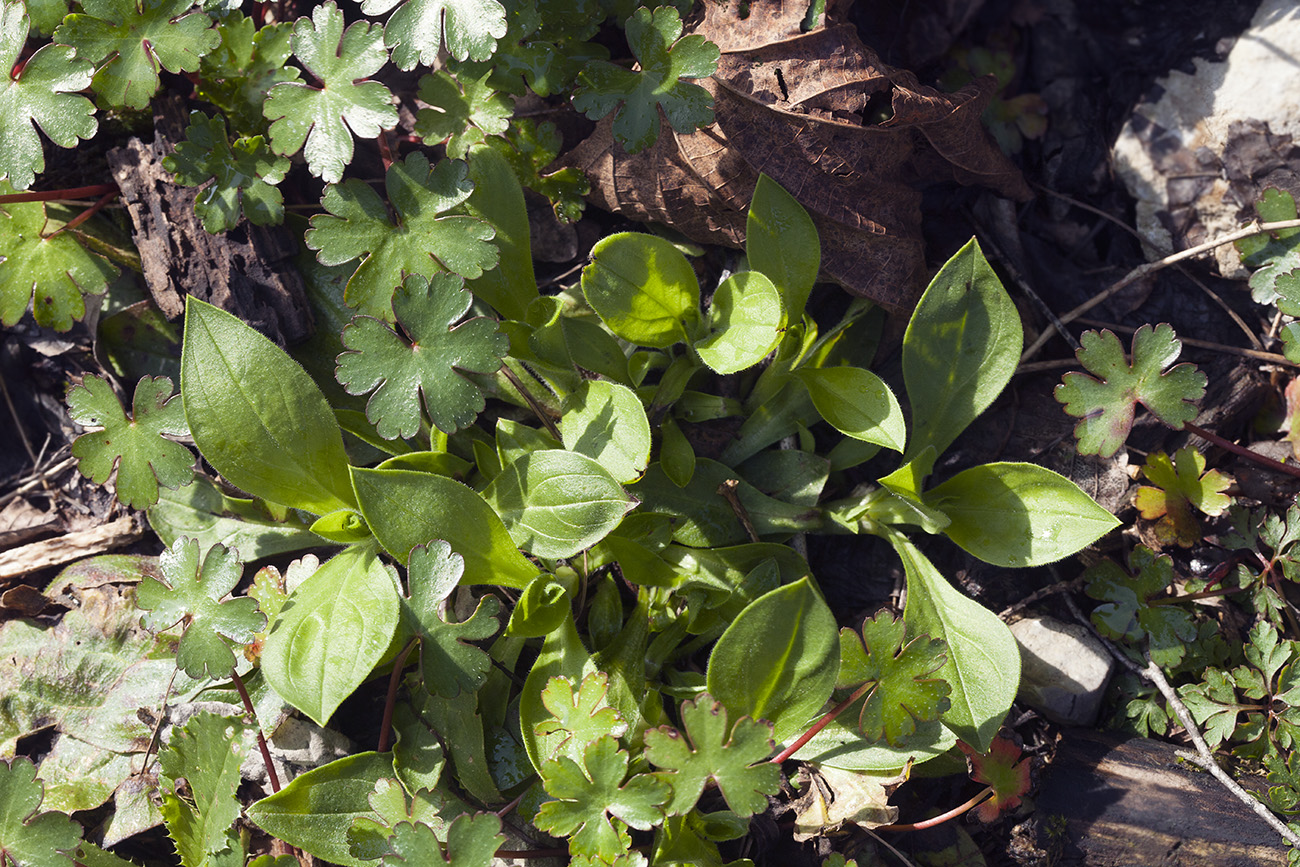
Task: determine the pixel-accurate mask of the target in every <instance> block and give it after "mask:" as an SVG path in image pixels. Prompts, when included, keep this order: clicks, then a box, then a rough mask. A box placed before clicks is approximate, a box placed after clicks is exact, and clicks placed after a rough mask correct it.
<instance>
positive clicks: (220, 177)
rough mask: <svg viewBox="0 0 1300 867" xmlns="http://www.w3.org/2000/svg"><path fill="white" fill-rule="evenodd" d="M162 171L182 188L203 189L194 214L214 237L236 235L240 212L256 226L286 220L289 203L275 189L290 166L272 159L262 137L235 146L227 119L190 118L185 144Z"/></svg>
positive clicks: (194, 115)
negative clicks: (227, 133) (227, 132)
mask: <svg viewBox="0 0 1300 867" xmlns="http://www.w3.org/2000/svg"><path fill="white" fill-rule="evenodd" d="M163 168H165V169H167V171H169V172H172V173H173V174H175V175H176V183H178V184H182V185H184V186H187V187H203V189H201V190H199V193H198V197H197V198H196V199H195V200H194V213H195V214H197V215H198V217H199V219H200V220H202V221H203V228H204V229H206V230H207V231H208V232H209V234H213V235H215V234H217V233H219V232H228V231H230V230H231V229H233V228H234V227H235V224H236V223H238V222H239V217H240V213H241V211H242V212H243V215H244V216H246V217H248V222H250V223H253V224H254V225H257V226H272V225H277V224H279V223H280V222H282V221H283V220H284V197H283V196H281V195H280V190H279V189H277V188H276V186H275V185H276V184H278V183H280V181H282V180H284V176H285V175H286V174H287V173H288V172H289V160H287V159H286V158H284V157H277V156H275V155H273V154H272V153H271V151H270V149H269V148H267V146H266V143H265V142H264V141H263V139H262V137H261V136H260V135H255V136H243V137H241V138H238V139H236V140H235V143H234V145H233V146H232V145H231V143H230V140H229V139H228V138H227V137H226V121H225V118H222V117H212V118H210V117H208V116H207V115H205V114H203V112H201V111H195V112H191V114H190V125H189V127H188V128H186V130H185V141H183V142H181V143H180V144H178V145H176V149H175V150H174V151H172V152H171V153H170V154H168V155H167V156H165V157H163Z"/></svg>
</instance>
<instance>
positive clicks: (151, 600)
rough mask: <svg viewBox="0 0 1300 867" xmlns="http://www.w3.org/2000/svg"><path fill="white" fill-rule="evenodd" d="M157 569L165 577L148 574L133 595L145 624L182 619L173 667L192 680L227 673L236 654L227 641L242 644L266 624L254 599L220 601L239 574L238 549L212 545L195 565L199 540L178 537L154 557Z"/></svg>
mask: <svg viewBox="0 0 1300 867" xmlns="http://www.w3.org/2000/svg"><path fill="white" fill-rule="evenodd" d="M158 568H159V570H161V572H162V575H163V578H164V579H165V581H159V580H158V579H156V578H153V577H147V578H145V579H144V581H142V582H141V583H140V589H139V591H138V592H137V594H136V602H137V604H138V605H139V606H140V608H142V609H144V610H145V611H146V612H148V613H147V614H146V615H145V617H144V624H145V626H146V627H148V628H149V629H151V630H153V631H155V632H158V631H161V630H163V629H166V628H167V627H169V626H172V625H174V624H176V623H179V622H180V621H181V620H186V621H187V625H186V628H185V634H184V635H183V636H181V642H180V646H179V647H177V649H176V667H177V668H179V669H181V670H182V671H184V672H185V673H186V674H188V675H189V676H190V677H193V678H203V677H210V678H218V677H226V676H228V675H229V674H230V670H231V669H232V668H234V667H235V654H234V653H233V652H232V651H231V649H230V645H229V644H228V643H227V642H228V641H233V642H235V643H236V644H247V643H249V642H250V641H252V640H253V637H254V636H256V635H257V633H258V631H259V630H261V629H262V627H263V626H265V625H266V618H265V617H263V616H262V613H261V612H260V611H258V610H257V602H256V601H254V600H252V599H248V598H241V599H231V600H228V601H226V602H222V601H221V597H223V596H225V595H226V594H227V593H229V592H231V591H232V590H234V589H235V585H236V584H238V583H239V579H240V576H241V574H242V572H243V564H242V563H241V562H240V561H239V554H238V552H236V551H234V550H232V549H230V548H226V547H224V546H222V545H213V546H212V547H211V548H210V549H208V551H207V553H206V554H205V555H204V557H203V564H202V568H200V566H199V543H198V542H195V541H194V540H192V539H178V540H176V544H174V545H172V546H171V548H169V549H168V550H166V551H164V552H163V553H162V554H161V555H159V557H158Z"/></svg>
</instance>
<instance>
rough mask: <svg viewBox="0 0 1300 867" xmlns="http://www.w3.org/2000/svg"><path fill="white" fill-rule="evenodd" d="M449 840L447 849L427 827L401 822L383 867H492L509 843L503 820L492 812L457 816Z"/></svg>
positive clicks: (451, 827) (418, 823)
mask: <svg viewBox="0 0 1300 867" xmlns="http://www.w3.org/2000/svg"><path fill="white" fill-rule="evenodd" d="M446 837H447V844H446V846H445V847H444V846H443V845H442V844H441V843H439V841H438V837H437V835H436V834H435V833H434V831H433V828H431V827H429V826H428V825H426V824H424V823H422V822H417V823H414V824H412V823H410V822H399V823H398V824H397V825H395V826H394V827H393V834H392V836H390V837H389V838H388V847H389V854H387V855H385V856H384V860H383V867H490V865H491V864H492V863H493V860H494V856H495V855H496V852H497V850H498V849H500V848H501V846H502V844H503V843H505V841H506V837H505V835H504V834H502V833H501V819H500V818H498V817H497V816H496V815H495V814H493V813H475V814H473V815H470V814H468V813H467V814H465V815H463V816H458V817H456V821H454V822H452V823H451V825H450V826H448V828H447V830H446ZM444 849H445V853H444Z"/></svg>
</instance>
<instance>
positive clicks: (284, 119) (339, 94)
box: [262, 2, 397, 264]
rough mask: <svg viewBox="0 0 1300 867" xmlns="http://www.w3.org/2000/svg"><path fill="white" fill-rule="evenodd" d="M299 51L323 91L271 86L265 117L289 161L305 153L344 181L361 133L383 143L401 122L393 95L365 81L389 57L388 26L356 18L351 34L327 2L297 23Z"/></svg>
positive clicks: (317, 168) (331, 178) (327, 175)
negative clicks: (381, 138) (386, 44)
mask: <svg viewBox="0 0 1300 867" xmlns="http://www.w3.org/2000/svg"><path fill="white" fill-rule="evenodd" d="M293 53H294V56H295V57H297V58H298V60H299V61H300V62H301V63H302V65H303V66H305V67H306V68H307V71H308V72H310V73H311V74H312V75H314V76H315V77H316V79H317V80H319V81H320V85H321V86H320V87H312V86H310V85H307V84H304V83H301V82H297V81H282V82H280V83H278V84H276V85H275V86H274V87H272V88H271V89H270V91H269V92H268V93H267V96H266V102H265V103H264V104H263V106H262V113H263V114H264V115H265V116H266V118H267V119H268V120H270V121H271V128H270V136H271V148H272V149H273V150H274V151H275V152H276V153H278V154H280V155H282V156H291V155H292V154H296V153H297V152H298V151H300V150H301V151H303V156H304V157H306V159H307V168H308V169H310V170H311V173H312V174H313V175H315V176H316V177H318V178H320V179H321V180H323V181H325V182H326V183H330V184H333V183H338V181H339V180H340V179H341V178H342V177H343V169H344V168H345V167H346V166H347V164H348V163H350V162H352V136H353V134H354V133H355V134H356V135H357V136H360V137H361V138H376V137H377V136H378V135H379V133H380V132H381V131H382V130H386V129H392V128H393V127H395V126H396V125H397V109H396V108H394V107H393V94H392V91H390V90H389V89H388V88H387V87H385V86H384V85H382V84H380V83H379V82H377V81H369V80H366V79H368V77H369V76H371V75H374V74H375V73H376V72H378V71H379V69H380V67H382V66H383V65H384V63H385V62H387V60H388V51H387V50H386V49H385V48H384V28H383V27H382V26H380V25H378V24H369V23H367V22H364V21H357V22H355V23H354V24H353V25H352V26H351V27H349V28H348V29H347V31H346V32H344V30H343V13H342V12H340V11H339V7H338V6H337V5H335V4H334V3H333V2H329V3H325V4H323V5H320V6H317V7H316V8H315V9H313V10H312V14H311V18H299V19H298V21H297V23H295V24H294V26H293ZM343 261H346V260H343ZM334 264H338V263H337V262H336V263H334Z"/></svg>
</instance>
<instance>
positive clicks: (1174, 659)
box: [1084, 545, 1197, 667]
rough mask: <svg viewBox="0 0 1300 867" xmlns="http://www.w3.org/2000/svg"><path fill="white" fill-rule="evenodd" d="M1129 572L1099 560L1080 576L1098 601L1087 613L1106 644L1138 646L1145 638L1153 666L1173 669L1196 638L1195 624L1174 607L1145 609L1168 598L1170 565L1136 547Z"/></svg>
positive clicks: (1170, 576) (1162, 558) (1166, 558)
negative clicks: (1109, 640) (1112, 641)
mask: <svg viewBox="0 0 1300 867" xmlns="http://www.w3.org/2000/svg"><path fill="white" fill-rule="evenodd" d="M1128 566H1129V568H1128V570H1125V569H1123V568H1121V567H1120V566H1119V564H1117V563H1115V561H1113V560H1102V561H1101V562H1100V563H1097V564H1095V565H1093V566H1090V567H1088V570H1087V571H1086V572H1085V573H1084V577H1085V578H1086V580H1087V582H1088V588H1087V593H1088V595H1089V596H1091V597H1092V598H1093V599H1100V600H1103V602H1102V604H1101V605H1098V606H1097V607H1096V609H1094V610H1093V612H1092V622H1093V625H1095V626H1096V627H1097V629H1098V631H1099V632H1101V634H1102V635H1104V636H1106V637H1107V638H1114V639H1125V640H1127V641H1131V642H1137V641H1141V639H1142V637H1143V636H1144V635H1145V636H1146V638H1147V652H1148V653H1149V654H1150V655H1151V660H1152V661H1153V662H1155V663H1156V664H1158V665H1163V666H1169V667H1172V666H1175V665H1178V663H1180V662H1181V661H1182V659H1183V657H1184V656H1185V655H1186V653H1187V642H1189V641H1192V640H1194V639H1195V638H1196V635H1197V632H1196V623H1195V622H1194V621H1193V619H1192V616H1191V615H1190V614H1189V613H1188V612H1187V611H1184V610H1183V609H1182V608H1179V607H1178V606H1176V605H1151V604H1150V603H1151V601H1152V600H1154V599H1158V598H1160V597H1163V596H1165V595H1167V594H1168V591H1169V587H1170V584H1171V583H1172V582H1173V580H1174V565H1173V561H1172V560H1170V559H1169V558H1168V557H1165V556H1157V555H1156V553H1155V552H1154V551H1152V550H1151V549H1150V548H1147V547H1145V546H1143V545H1139V546H1137V547H1136V548H1134V549H1133V551H1132V552H1131V553H1130V554H1129V556H1128Z"/></svg>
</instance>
